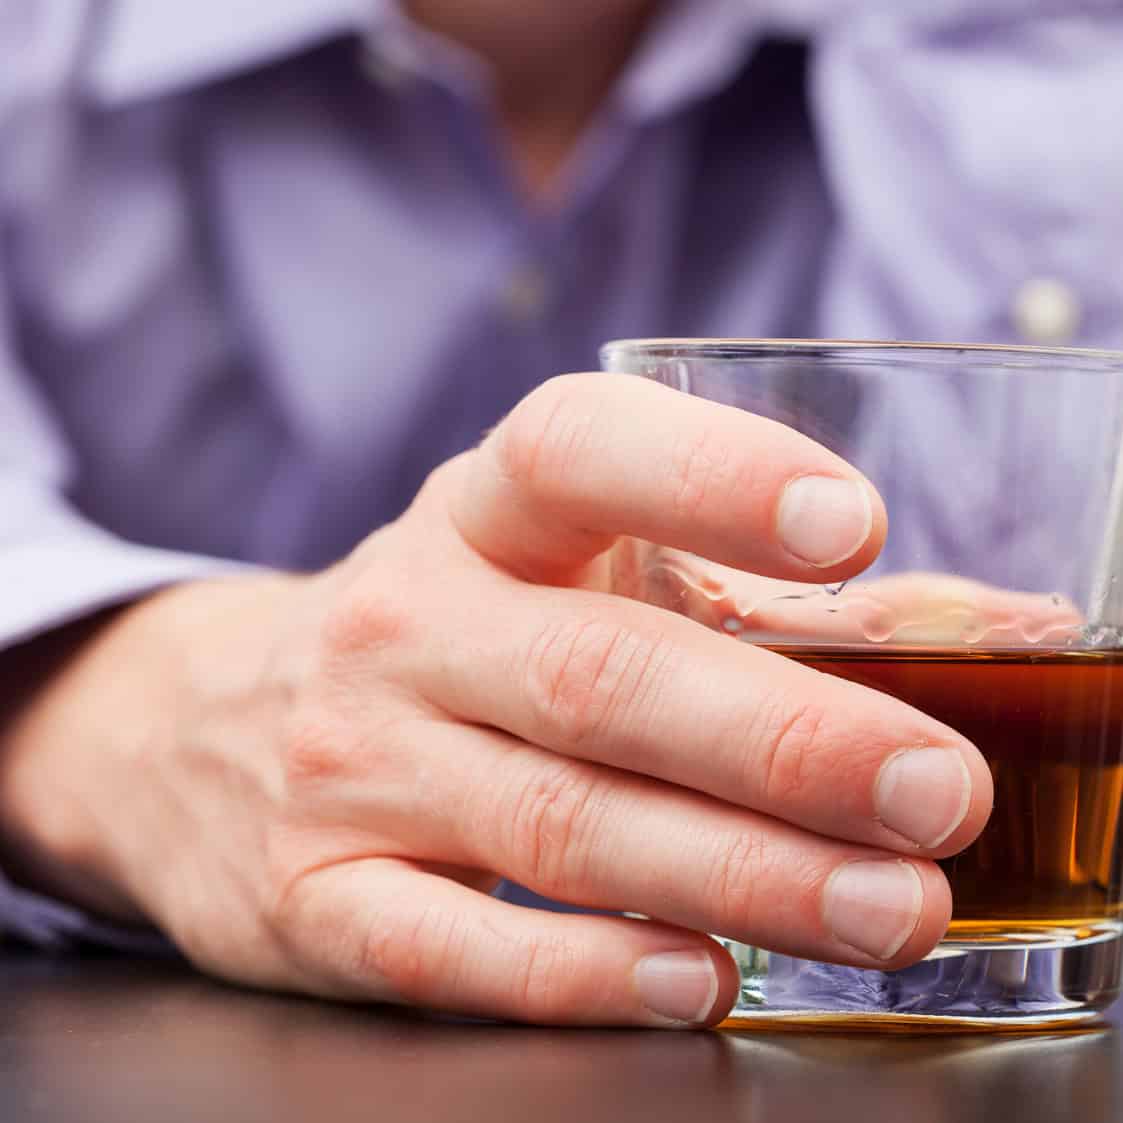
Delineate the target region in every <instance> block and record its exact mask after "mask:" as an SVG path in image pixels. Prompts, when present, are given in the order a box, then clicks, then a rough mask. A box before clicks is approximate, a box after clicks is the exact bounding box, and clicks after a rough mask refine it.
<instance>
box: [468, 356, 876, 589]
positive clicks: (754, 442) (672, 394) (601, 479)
mask: <svg viewBox="0 0 1123 1123" xmlns="http://www.w3.org/2000/svg"><path fill="white" fill-rule="evenodd" d="M462 482H463V486H462V488H461V490H460V491H459V493H458V495H457V496H456V498H455V499H454V500H453V504H452V516H453V519H454V521H455V523H456V525H457V527H458V528H459V530H460V533H461V534H462V535H463V537H464V538H465V540H466V541H467V542H468V543H469V544H470V545H472V546H473V547H474V548H475V549H476V550H477V551H478V552H479V553H481V554H483V555H484V556H486V557H488V558H489V559H490V560H492V561H493V562H495V563H497V564H499V565H501V566H503V567H504V568H506V569H508V570H510V571H511V572H513V573H516V574H518V575H520V576H523V577H528V578H531V579H537V580H545V581H559V582H564V581H568V580H572V578H573V575H574V574H576V573H578V572H579V571H580V569H581V567H582V566H584V565H586V564H587V563H588V562H590V561H591V560H592V559H593V558H595V557H596V556H597V555H598V554H600V553H602V552H603V551H604V550H606V549H607V548H608V547H609V546H611V545H612V542H613V541H614V540H615V538H616V537H618V536H619V535H625V534H626V535H634V536H636V537H639V538H647V539H652V540H654V541H658V542H661V543H663V544H664V545H668V546H675V547H678V548H680V549H684V550H690V551H691V552H692V553H696V554H700V555H702V556H704V557H707V558H710V559H712V560H713V561H716V562H721V563H723V564H726V565H731V566H735V567H736V568H738V569H748V570H752V571H754V572H757V573H761V574H765V575H767V576H771V577H786V578H790V579H792V580H796V581H815V582H820V581H835V580H840V579H842V578H844V577H848V576H851V575H853V574H855V573H859V572H861V571H862V570H863V569H865V568H866V567H867V566H868V565H869V564H870V563H871V562H872V561H873V559H874V558H875V557H876V556H877V554H878V551H879V550H880V549H881V545H882V543H883V542H884V540H885V530H886V516H885V508H884V505H883V504H882V502H881V499H880V497H879V496H878V494H877V492H876V490H875V489H874V487H873V485H872V484H871V483H870V482H869V481H868V480H867V479H866V478H865V477H864V476H863V475H862V474H861V473H860V472H858V471H857V470H856V469H855V468H853V467H851V466H850V465H849V464H847V463H846V461H845V460H843V459H842V458H841V457H839V456H836V455H835V454H834V453H832V452H830V451H829V450H827V449H825V448H824V447H823V446H822V445H820V444H817V443H816V442H815V441H813V440H811V439H810V438H809V437H805V436H803V435H802V434H800V433H797V432H795V431H794V430H792V429H789V428H787V427H786V426H784V425H781V424H779V423H778V422H775V421H770V420H768V419H767V418H763V417H758V416H756V415H754V414H751V413H747V412H745V411H743V410H739V409H736V408H734V407H731V406H726V405H721V404H718V403H715V402H708V401H705V400H703V399H700V398H695V397H691V396H690V395H687V394H683V393H680V392H679V391H677V390H672V389H671V388H669V387H666V386H660V385H658V384H657V383H654V382H648V381H646V380H644V379H641V378H632V377H624V378H621V377H619V376H613V375H604V374H576V375H563V376H561V377H559V378H555V379H552V380H551V381H550V382H547V383H545V384H544V385H543V386H541V387H539V389H537V390H536V391H534V392H533V393H532V394H530V395H529V396H528V397H527V398H525V399H523V401H522V402H521V403H520V404H519V405H518V406H517V407H516V408H515V410H514V411H513V412H512V413H511V414H510V415H509V416H508V417H507V418H506V419H505V420H504V421H503V422H502V423H501V424H500V425H499V426H498V427H497V428H496V429H495V430H494V431H493V432H492V433H491V435H490V436H489V437H488V438H487V439H486V440H485V441H484V443H483V444H482V445H481V446H480V448H479V449H477V450H476V452H475V453H473V454H472V455H471V456H469V457H467V458H466V471H465V473H464V477H463V481H462Z"/></svg>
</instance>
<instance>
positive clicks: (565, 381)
mask: <svg viewBox="0 0 1123 1123" xmlns="http://www.w3.org/2000/svg"><path fill="white" fill-rule="evenodd" d="M593 416H594V411H593V410H592V409H591V408H590V403H589V391H588V384H587V382H586V380H585V379H583V378H581V377H580V376H578V375H561V376H559V377H557V378H552V379H550V380H549V381H548V382H545V383H543V384H542V385H541V386H539V387H538V388H537V389H535V390H533V391H532V392H531V393H530V394H528V395H527V396H526V397H525V398H523V400H522V401H521V402H520V403H519V404H518V405H517V406H516V407H515V408H514V410H513V411H512V412H511V413H510V414H509V415H508V417H507V418H506V419H505V420H504V421H503V422H502V424H501V425H500V426H499V428H498V429H497V430H496V431H495V435H494V442H495V443H494V450H495V456H496V459H497V460H498V463H499V468H500V471H501V472H502V474H503V475H504V477H505V478H507V479H509V480H512V481H513V482H514V483H515V484H517V485H518V486H519V487H520V488H522V489H523V490H525V491H528V492H531V493H533V494H538V493H541V492H544V491H548V489H549V488H550V487H551V486H552V483H553V481H556V480H558V479H563V478H564V477H565V476H566V475H567V474H569V472H570V471H571V470H572V469H573V467H574V466H575V464H576V462H577V461H578V459H579V458H580V456H581V455H582V451H583V449H584V448H585V447H586V445H587V443H588V438H589V435H590V432H591V430H592V423H593Z"/></svg>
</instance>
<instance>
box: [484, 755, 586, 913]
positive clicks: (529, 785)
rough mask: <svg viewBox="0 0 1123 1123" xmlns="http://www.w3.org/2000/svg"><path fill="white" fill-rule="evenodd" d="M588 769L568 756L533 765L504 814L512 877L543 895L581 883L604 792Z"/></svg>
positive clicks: (562, 892)
mask: <svg viewBox="0 0 1123 1123" xmlns="http://www.w3.org/2000/svg"><path fill="white" fill-rule="evenodd" d="M590 771H591V770H588V769H585V768H583V767H582V766H580V765H578V764H575V763H573V762H571V761H558V762H557V763H556V764H552V765H547V766H546V767H538V768H537V769H536V770H535V771H534V773H533V775H532V776H531V778H530V779H524V780H523V781H522V782H521V786H520V788H519V789H518V791H517V792H516V793H515V797H514V799H513V801H512V803H511V813H510V815H509V816H508V817H507V823H508V826H507V830H508V831H509V838H508V840H507V847H506V850H507V853H509V854H510V855H511V856H512V860H513V864H514V866H515V867H516V869H517V870H518V872H517V874H516V877H517V878H518V879H519V880H525V881H526V883H527V884H529V885H530V886H531V887H532V888H534V889H536V890H537V891H538V892H541V893H545V894H546V895H551V894H554V895H558V896H565V895H567V894H569V893H573V892H576V891H578V890H579V889H580V887H581V886H582V885H583V884H584V883H585V880H586V877H587V873H588V867H589V859H590V855H591V852H592V848H593V845H594V839H595V836H596V832H597V823H598V822H599V821H600V820H601V818H602V816H603V814H604V804H605V802H606V801H605V796H604V792H603V791H602V790H601V788H600V785H599V784H598V782H597V780H596V779H594V778H593V776H592V775H590Z"/></svg>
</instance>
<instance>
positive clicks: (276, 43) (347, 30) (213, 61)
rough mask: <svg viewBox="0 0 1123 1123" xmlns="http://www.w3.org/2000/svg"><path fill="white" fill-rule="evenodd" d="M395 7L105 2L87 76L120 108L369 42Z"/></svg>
mask: <svg viewBox="0 0 1123 1123" xmlns="http://www.w3.org/2000/svg"><path fill="white" fill-rule="evenodd" d="M392 4H393V0H268V2H267V3H263V2H262V0H193V2H192V3H190V4H181V3H178V2H177V0H108V3H106V4H104V5H103V7H102V8H101V11H100V13H99V23H98V25H97V27H96V29H95V36H94V41H93V43H92V44H91V52H90V56H89V62H88V65H87V68H86V70H85V75H84V83H83V84H84V87H85V89H86V91H87V92H88V93H89V94H90V95H91V96H92V97H93V98H94V100H96V101H97V102H99V103H101V104H108V105H116V104H122V103H125V102H129V101H133V100H137V99H141V98H149V97H155V96H159V95H161V94H166V93H170V92H173V91H175V90H177V89H182V88H184V87H190V86H194V85H201V84H203V83H206V82H210V81H215V80H217V79H220V78H223V77H226V76H227V75H230V74H234V73H237V72H238V71H241V70H247V69H251V68H253V67H256V66H261V65H263V64H265V63H268V62H271V61H274V60H276V59H281V58H284V57H285V56H286V55H290V54H295V53H296V52H298V51H301V50H306V49H308V48H310V47H314V46H316V45H318V44H319V43H322V42H325V41H327V40H329V39H332V38H335V37H337V36H340V35H347V34H355V35H365V34H368V33H370V32H372V31H373V30H374V29H375V28H376V26H377V25H378V24H379V23H380V22H381V21H382V20H384V19H386V18H388V17H389V15H390V14H391V13H390V9H391V7H392Z"/></svg>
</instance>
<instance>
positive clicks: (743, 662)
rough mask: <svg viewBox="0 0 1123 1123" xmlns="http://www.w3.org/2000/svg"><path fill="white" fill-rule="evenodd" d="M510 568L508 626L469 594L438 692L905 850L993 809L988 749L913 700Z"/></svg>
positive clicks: (936, 853)
mask: <svg viewBox="0 0 1123 1123" xmlns="http://www.w3.org/2000/svg"><path fill="white" fill-rule="evenodd" d="M509 584H510V586H511V587H510V588H508V589H507V590H506V603H507V605H508V611H507V612H506V613H505V614H504V619H503V620H502V622H501V626H497V623H498V622H497V621H496V620H494V619H493V618H490V619H486V620H485V619H476V618H475V611H476V610H475V609H474V608H473V605H472V604H469V603H466V602H461V604H460V606H459V607H458V608H455V609H452V610H451V611H454V612H455V613H456V614H457V616H458V617H459V619H457V620H456V621H455V624H454V622H453V621H452V620H449V619H448V618H447V616H446V618H445V623H446V627H445V628H444V629H443V630H442V638H441V639H440V640H439V641H437V642H441V643H442V644H443V645H444V647H445V650H444V651H443V653H442V655H443V657H442V658H441V659H438V660H434V661H432V664H431V665H432V666H434V667H435V668H436V670H435V671H432V672H430V674H431V675H432V676H433V681H431V682H430V683H429V693H430V696H431V698H432V700H433V701H435V702H437V703H439V704H440V705H441V706H442V707H444V708H445V709H446V710H448V711H450V712H452V713H454V714H455V715H456V716H458V717H461V718H464V719H467V720H470V721H473V722H477V723H481V724H487V725H493V726H497V727H498V728H501V729H504V730H506V731H508V732H510V733H512V734H514V735H515V736H517V737H519V738H522V739H524V740H526V741H529V742H531V743H533V744H537V745H541V746H543V747H545V748H548V749H551V750H553V751H555V752H560V753H563V754H565V755H567V756H570V757H576V758H581V759H585V760H591V761H598V762H601V763H604V764H609V765H611V766H613V767H616V768H623V769H627V770H629V771H632V772H638V773H643V774H645V775H649V776H652V777H656V778H658V779H661V780H665V781H669V782H670V783H673V784H677V785H680V786H684V787H688V788H693V789H695V790H697V791H700V792H706V793H708V794H710V795H714V796H717V797H718V798H720V799H722V800H725V801H727V802H731V803H735V804H739V805H741V806H743V807H746V808H751V809H753V810H756V811H760V812H763V813H765V814H767V815H770V816H773V817H776V818H779V819H783V820H785V821H787V822H789V823H792V824H794V825H797V826H801V827H804V828H807V829H809V830H813V831H815V832H817V833H819V834H824V835H828V836H831V837H835V838H841V839H848V840H852V841H856V842H861V843H866V844H870V845H874V846H880V847H887V848H891V849H895V850H900V851H904V852H911V853H916V852H917V851H918V850H919V851H921V852H923V853H924V854H925V855H926V856H930V857H943V856H946V855H948V854H953V853H956V852H957V851H959V850H961V849H962V848H963V847H964V846H966V845H967V844H968V843H969V842H971V841H972V840H973V839H974V838H975V837H976V835H977V834H978V833H979V831H980V830H981V829H982V827H983V825H984V823H985V822H986V818H987V816H988V814H989V813H990V807H991V800H992V796H993V788H992V782H991V777H990V772H989V770H988V768H987V765H986V762H985V761H984V760H983V758H982V756H981V755H980V754H979V752H978V750H977V749H976V748H975V747H974V746H973V745H972V744H971V743H970V742H969V741H967V740H966V739H965V738H963V737H962V736H960V735H959V734H958V733H957V732H956V731H955V730H953V729H951V728H950V727H948V726H946V725H944V724H942V723H941V722H938V721H936V720H934V719H933V718H930V717H929V716H927V715H926V714H923V713H921V712H920V711H918V710H916V709H913V708H912V707H911V706H909V705H907V704H905V703H904V702H901V701H899V700H897V699H895V698H892V697H890V696H888V695H885V694H881V693H879V692H878V691H876V690H872V689H870V688H868V687H864V686H861V685H858V684H856V683H852V682H846V681H844V680H842V679H838V678H835V677H833V676H830V675H826V674H823V673H822V672H819V671H816V670H813V669H811V668H808V667H804V666H801V665H799V664H798V663H795V662H793V661H792V660H789V659H786V658H784V657H783V656H780V655H777V654H775V653H774V652H771V651H767V650H765V649H762V648H756V647H753V646H751V645H748V644H741V643H735V642H732V641H730V640H729V639H728V637H724V636H721V635H718V634H715V633H712V632H710V631H708V630H706V629H704V628H700V627H699V626H698V625H696V624H694V623H693V622H691V621H690V620H687V619H685V618H684V617H681V616H678V615H676V614H673V613H670V612H666V611H663V610H660V609H657V608H653V607H652V606H649V605H644V604H639V603H637V602H632V601H629V600H626V599H624V598H619V597H613V596H610V595H607V594H601V593H593V592H588V591H584V590H575V589H553V588H540V587H534V586H528V585H522V584H520V583H518V582H514V581H511V582H510V583H509ZM485 601H486V598H483V597H481V598H477V601H476V603H477V604H483V603H485Z"/></svg>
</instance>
